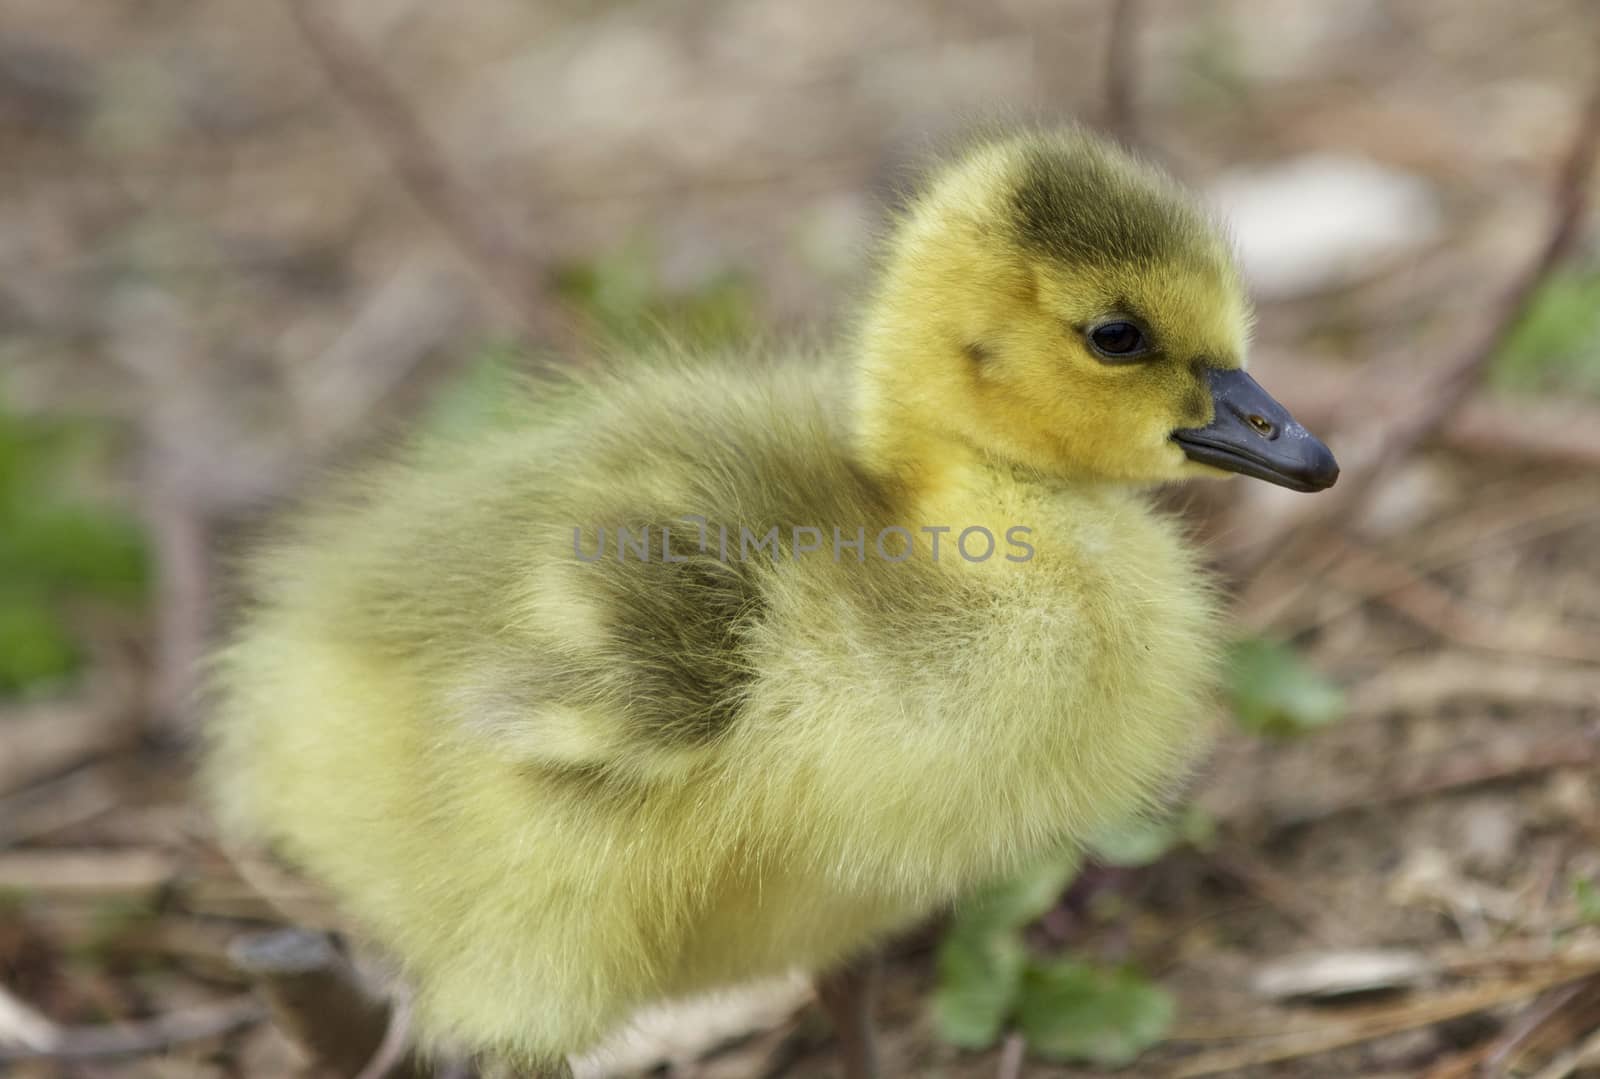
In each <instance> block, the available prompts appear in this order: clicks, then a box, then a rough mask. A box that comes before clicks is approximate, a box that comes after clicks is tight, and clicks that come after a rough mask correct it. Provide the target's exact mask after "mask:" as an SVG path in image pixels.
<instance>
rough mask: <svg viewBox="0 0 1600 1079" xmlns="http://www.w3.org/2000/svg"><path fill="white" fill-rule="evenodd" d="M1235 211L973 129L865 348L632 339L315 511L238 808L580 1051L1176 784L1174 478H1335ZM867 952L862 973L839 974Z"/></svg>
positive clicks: (229, 808)
mask: <svg viewBox="0 0 1600 1079" xmlns="http://www.w3.org/2000/svg"><path fill="white" fill-rule="evenodd" d="M1249 322H1250V314H1249V306H1248V303H1247V300H1246V298H1245V296H1244V293H1243V290H1242V289H1241V286H1240V282H1239V278H1238V275H1237V273H1236V271H1235V268H1234V265H1233V262H1232V259H1231V257H1230V252H1229V249H1228V246H1227V245H1226V243H1225V242H1224V241H1223V240H1222V239H1221V238H1219V235H1218V233H1217V231H1216V229H1215V227H1214V226H1213V223H1212V222H1211V220H1210V219H1209V218H1208V217H1207V216H1206V214H1205V213H1204V212H1203V211H1202V210H1200V209H1198V208H1197V206H1196V204H1195V203H1194V201H1193V200H1192V199H1191V197H1190V196H1189V195H1188V194H1186V193H1185V192H1184V191H1183V190H1182V189H1180V188H1179V187H1178V186H1177V185H1176V184H1175V183H1174V182H1173V181H1171V180H1170V179H1168V178H1167V177H1165V176H1164V175H1162V174H1161V173H1159V172H1157V171H1155V170H1154V169H1152V168H1151V167H1149V166H1147V165H1145V164H1143V163H1141V162H1139V161H1137V160H1135V159H1133V158H1131V157H1129V156H1127V155H1125V154H1124V153H1122V152H1121V151H1119V150H1118V149H1116V148H1114V147H1112V146H1110V145H1108V144H1106V143H1104V142H1102V141H1100V140H1098V139H1096V138H1095V137H1093V136H1091V135H1088V134H1086V133H1083V132H1080V131H1066V132H1062V133H1056V134H1036V135H1022V136H1017V137H1013V138H1008V139H1002V140H996V141H990V142H987V143H984V144H981V145H979V146H977V147H976V148H975V149H972V150H971V151H970V152H968V153H967V154H965V155H964V156H962V157H961V158H960V159H959V160H957V161H955V162H953V163H952V164H950V165H948V166H947V167H945V168H944V169H942V170H941V171H938V172H936V173H935V174H934V175H933V177H932V178H931V179H930V181H929V182H928V183H927V185H926V187H925V189H924V190H923V192H922V193H921V194H920V195H919V196H918V197H917V198H915V200H914V201H912V203H911V204H910V206H909V207H908V209H907V210H906V212H905V213H904V215H903V216H902V218H901V219H900V220H899V221H898V222H897V224H896V225H895V227H894V230H893V233H892V235H891V236H890V238H889V240H888V245H887V250H886V252H885V256H884V259H883V263H882V267H881V276H880V279H879V281H878V284H877V287H876V290H875V292H874V293H873V295H872V297H871V299H870V302H869V303H868V305H867V306H866V309H865V311H864V312H863V316H862V322H861V330H860V332H859V334H858V335H857V336H856V337H855V339H854V340H853V341H852V342H850V343H849V344H847V345H845V346H842V347H841V348H840V349H839V350H838V352H837V353H836V354H830V355H817V354H813V353H806V352H794V353H780V354H772V355H765V354H763V355H743V356H729V357H699V356H683V355H676V354H672V352H671V350H668V349H665V348H664V349H663V350H662V353H661V354H660V355H640V356H636V357H631V358H629V359H627V360H625V361H622V362H618V363H616V364H614V365H612V369H611V370H609V371H607V372H606V373H604V374H586V375H582V376H571V377H568V378H565V379H559V380H557V379H552V380H550V381H547V382H546V383H544V384H542V385H539V386H536V387H534V388H533V389H532V391H531V392H530V393H529V395H528V400H527V402H526V404H525V406H523V409H522V416H521V418H520V421H519V422H514V423H510V424H506V425H504V426H502V427H497V428H496V429H495V430H493V431H489V432H479V433H478V434H475V435H473V436H469V437H465V438H462V439H460V440H458V441H456V442H451V443H448V444H446V443H443V442H441V441H439V440H434V441H432V442H424V443H422V444H420V445H419V446H417V447H415V448H413V449H412V450H410V451H408V452H406V453H404V454H401V455H399V456H398V457H397V458H396V459H394V460H392V461H391V462H389V463H387V464H385V465H383V466H382V467H378V468H374V469H371V470H368V471H365V472H361V473H359V474H358V475H356V476H355V477H353V478H352V479H350V480H349V481H347V482H346V483H344V484H343V485H342V486H341V487H339V489H338V490H337V491H336V492H334V493H333V494H330V495H329V496H327V497H325V498H324V499H323V500H321V501H320V502H316V503H314V504H313V505H312V506H311V507H310V508H309V509H307V510H305V511H304V512H303V513H301V514H300V515H298V516H297V517H296V518H294V520H293V522H292V524H291V526H290V527H289V528H288V529H287V532H286V536H285V537H284V538H283V539H282V540H281V541H280V542H278V543H277V544H276V545H274V546H272V547H271V548H270V549H269V550H267V551H265V552H263V553H262V555H261V557H260V559H259V561H258V563H257V570H258V572H257V574H256V577H255V586H256V594H257V601H256V603H255V605H254V606H253V607H252V608H251V609H250V610H249V611H248V612H247V614H246V615H245V617H244V618H243V620H242V625H241V628H240V629H239V630H238V632H237V634H236V635H235V636H234V638H233V640H232V642H231V643H230V644H229V645H228V646H227V647H226V649H225V650H223V652H222V653H221V654H220V656H219V657H218V664H217V677H216V686H217V707H216V716H215V721H214V723H213V725H212V735H213V737H212V742H211V752H210V759H209V780H210V787H211V789H212V791H213V792H214V795H215V799H216V801H217V804H218V805H219V808H220V812H221V816H222V818H223V820H224V821H225V823H226V825H227V827H228V830H229V831H230V833H231V834H233V835H235V836H237V837H238V838H240V839H243V840H249V841H254V842H265V843H268V844H270V845H271V846H272V847H273V848H274V849H275V850H277V851H278V852H280V853H281V855H282V856H284V857H285V858H287V859H288V860H290V861H291V862H292V863H293V864H294V865H296V866H297V867H299V868H300V869H301V870H302V871H303V872H305V873H306V874H308V875H309V876H310V877H312V878H313V879H315V880H316V881H318V882H320V883H321V884H322V885H323V886H325V887H326V889H327V890H328V891H329V892H330V893H331V894H332V895H333V896H334V897H336V899H337V901H338V902H339V904H340V905H341V907H342V910H343V913H344V915H345V916H346V917H347V919H348V920H349V922H350V923H351V924H352V925H353V926H355V927H357V930H358V932H359V933H360V934H361V935H362V937H364V939H365V940H366V941H367V942H368V943H369V944H370V945H372V946H375V947H376V948H378V949H379V950H380V951H381V952H382V953H384V954H386V955H387V956H388V957H390V958H391V959H392V960H393V961H394V962H395V963H396V964H397V965H398V967H399V969H400V970H401V971H402V972H403V976H404V978H405V979H406V981H407V982H408V984H409V985H410V987H411V988H412V990H413V992H414V993H415V1002H416V1009H417V1012H416V1014H417V1024H418V1027H419V1029H420V1031H421V1033H422V1034H423V1035H424V1037H425V1039H426V1041H427V1042H428V1044H431V1045H439V1046H451V1047H458V1048H465V1049H467V1050H470V1051H473V1052H478V1053H482V1054H484V1055H486V1056H491V1057H498V1058H500V1059H503V1060H507V1061H511V1062H514V1063H515V1064H516V1066H518V1067H520V1068H522V1069H524V1070H526V1071H529V1072H531V1073H532V1074H535V1075H545V1074H549V1075H558V1074H564V1068H565V1065H564V1064H563V1061H564V1060H565V1058H566V1056H567V1055H568V1054H572V1053H575V1052H579V1051H582V1050H585V1049H587V1048H589V1047H591V1046H593V1045H595V1044H596V1043H597V1042H598V1041H599V1040H600V1039H602V1038H604V1037H605V1036H606V1035H607V1034H608V1033H610V1032H612V1031H614V1030H615V1029H616V1028H617V1027H618V1026H619V1025H620V1024H624V1023H625V1022H626V1021H627V1019H628V1017H629V1015H630V1013H632V1012H634V1011H635V1010H636V1009H638V1008H640V1007H641V1006H643V1005H646V1004H650V1003H652V1002H657V1001H661V1000H663V999H669V998H673V997H679V996H682V995H685V994H694V993H698V992H701V991H705V990H710V989H714V988H717V987H722V986H729V985H734V984H737V983H739V982H743V981H746V980H749V979H753V978H758V977H761V976H764V975H771V974H777V973H780V972H784V971H788V970H792V969H801V970H805V971H809V972H815V973H817V974H819V975H832V976H831V977H827V978H825V979H824V981H823V985H824V987H825V989H826V991H825V992H824V993H823V994H822V995H823V999H824V1003H825V1004H827V1005H828V1006H829V1008H830V1010H831V1011H833V1012H834V1014H835V1018H836V1019H837V1020H839V1021H840V1023H841V1024H842V1025H841V1033H842V1041H843V1044H844V1055H845V1064H846V1069H847V1072H848V1074H850V1075H851V1076H852V1077H856V1079H860V1077H864V1076H867V1075H871V1074H874V1066H873V1063H872V1053H871V1047H870V1043H869V1040H868V1038H867V1036H866V1028H865V1025H864V1023H863V1022H862V1021H861V1019H860V1012H861V1004H860V1001H861V997H862V993H861V991H860V985H861V980H860V979H859V978H857V977H854V976H852V975H851V974H850V973H849V972H850V971H852V970H855V969H857V967H858V964H857V963H856V960H857V959H859V958H860V957H861V956H862V955H863V954H864V953H866V952H867V951H868V950H869V949H871V948H872V947H873V945H874V944H875V943H876V942H878V941H880V940H881V939H882V938H884V937H885V936H886V935H889V934H892V933H894V932H896V931H897V930H901V929H904V928H906V927H907V926H910V925H912V924H913V923H915V922H916V921H917V920H918V919H920V918H923V917H924V916H926V915H927V914H928V913H929V912H930V911H933V910H935V909H937V908H939V907H940V906H941V905H944V904H947V903H949V902H951V901H952V900H954V899H956V898H958V897H960V896H961V895H962V894H963V893H966V892H968V891H969V890H971V889H973V888H975V887H976V886H979V885H982V884H984V883H985V882H988V881H991V880H992V879H994V878H997V877H1003V876H1005V875H1007V874H1009V873H1012V872H1013V871H1015V870H1017V869H1019V868H1021V867H1023V866H1024V865H1025V864H1027V863H1028V862H1030V861H1032V860H1034V859H1037V858H1039V857H1040V856H1042V855H1045V854H1047V853H1049V852H1053V851H1057V850H1060V849H1062V848H1065V847H1071V846H1072V845H1074V844H1075V843H1078V842H1079V841H1081V839H1082V838H1083V837H1084V835H1085V834H1086V833H1087V832H1088V831H1089V830H1091V829H1093V828H1096V827H1097V826H1100V825H1102V824H1105V823H1107V822H1111V821H1114V820H1115V819H1117V818H1120V817H1123V816H1125V815H1126V814H1129V813H1130V812H1134V811H1136V810H1137V809H1138V808H1139V807H1140V806H1141V804H1144V803H1147V802H1149V801H1150V800H1152V799H1153V798H1155V797H1158V796H1159V795H1160V794H1161V793H1162V792H1163V790H1164V789H1166V788H1168V787H1170V785H1171V783H1172V782H1173V780H1174V778H1175V777H1176V776H1177V775H1178V773H1180V771H1181V770H1182V769H1183V767H1184V764H1185V762H1186V761H1188V760H1189V759H1190V758H1191V756H1192V754H1193V752H1194V750H1195V748H1196V746H1197V744H1198V743H1199V742H1200V741H1201V739H1202V737H1203V732H1202V723H1201V716H1202V715H1203V714H1204V712H1205V711H1206V701H1207V697H1208V695H1209V694H1210V693H1211V690H1212V684H1213V675H1214V666H1215V663H1214V661H1215V657H1216V653H1217V650H1218V645H1219V643H1220V642H1221V641H1222V640H1223V639H1224V637H1225V635H1226V630H1225V627H1224V624H1223V621H1222V618H1221V617H1220V615H1219V613H1218V607H1217V604H1216V602H1215V600H1214V599H1213V596H1212V594H1211V591H1210V590H1209V588H1208V585H1207V582H1206V579H1205V577H1204V576H1203V575H1202V573H1201V572H1200V571H1199V570H1198V569H1197V566H1196V559H1195V556H1194V553H1193V552H1192V551H1191V550H1190V549H1189V547H1188V546H1187V545H1186V544H1185V542H1184V539H1183V536H1182V531H1181V529H1180V528H1179V527H1178V526H1177V525H1176V524H1174V523H1173V522H1172V521H1170V520H1168V519H1167V518H1165V517H1163V516H1162V515H1161V514H1159V513H1157V512H1155V511H1154V510H1152V508H1151V507H1150V505H1149V502H1148V500H1147V498H1146V495H1145V493H1144V492H1145V490H1146V489H1147V488H1150V487H1151V486H1153V485H1156V484H1161V483H1166V482H1170V481H1174V480H1181V479H1185V478H1188V477H1194V476H1215V475H1219V474H1220V473H1221V471H1231V472H1242V473H1245V474H1247V475H1251V476H1256V477H1260V478H1262V479H1266V480H1268V481H1270V482H1273V483H1278V484H1281V485H1283V486H1286V487H1291V488H1293V489H1296V490H1301V491H1309V490H1317V489H1320V488H1324V487H1327V486H1329V485H1330V484H1331V483H1333V481H1334V479H1335V477H1336V476H1337V474H1338V467H1337V465H1336V464H1335V463H1334V460H1333V458H1332V456H1331V455H1330V454H1329V452H1328V450H1327V449H1326V448H1325V447H1324V446H1323V445H1322V444H1321V443H1320V442H1318V441H1317V440H1316V439H1315V438H1313V437H1312V436H1311V435H1309V434H1308V433H1307V432H1306V431H1305V430H1304V429H1303V428H1302V427H1300V426H1299V425H1298V424H1297V423H1295V422H1294V420H1293V419H1292V418H1291V417H1290V416H1289V415H1288V413H1287V412H1285V411H1284V409H1283V408H1282V407H1281V406H1280V405H1278V404H1277V403H1276V402H1275V401H1274V400H1273V399H1272V398H1271V397H1269V396H1268V395H1267V394H1266V392H1265V391H1263V390H1262V389H1261V388H1260V387H1259V386H1258V385H1257V384H1256V383H1255V382H1254V381H1253V380H1252V379H1251V378H1250V376H1249V375H1247V374H1245V373H1244V370H1243V364H1244V360H1245V347H1246V336H1247V329H1248V326H1249ZM841 972H842V973H841Z"/></svg>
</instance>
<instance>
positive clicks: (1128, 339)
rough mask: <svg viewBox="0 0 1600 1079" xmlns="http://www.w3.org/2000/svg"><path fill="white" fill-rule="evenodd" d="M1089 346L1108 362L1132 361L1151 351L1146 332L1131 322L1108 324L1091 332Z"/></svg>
mask: <svg viewBox="0 0 1600 1079" xmlns="http://www.w3.org/2000/svg"><path fill="white" fill-rule="evenodd" d="M1089 344H1090V345H1091V346H1093V348H1094V350H1095V351H1096V352H1098V353H1100V355H1101V356H1103V357H1105V358H1106V359H1108V360H1131V359H1135V358H1137V357H1139V356H1142V355H1144V353H1146V352H1148V351H1149V349H1150V346H1149V344H1148V343H1147V342H1146V341H1145V338H1144V331H1143V330H1141V329H1139V327H1137V326H1135V325H1134V324H1133V323H1131V322H1107V323H1106V324H1105V325H1103V326H1096V327H1095V328H1094V329H1092V330H1090V331H1089Z"/></svg>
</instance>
